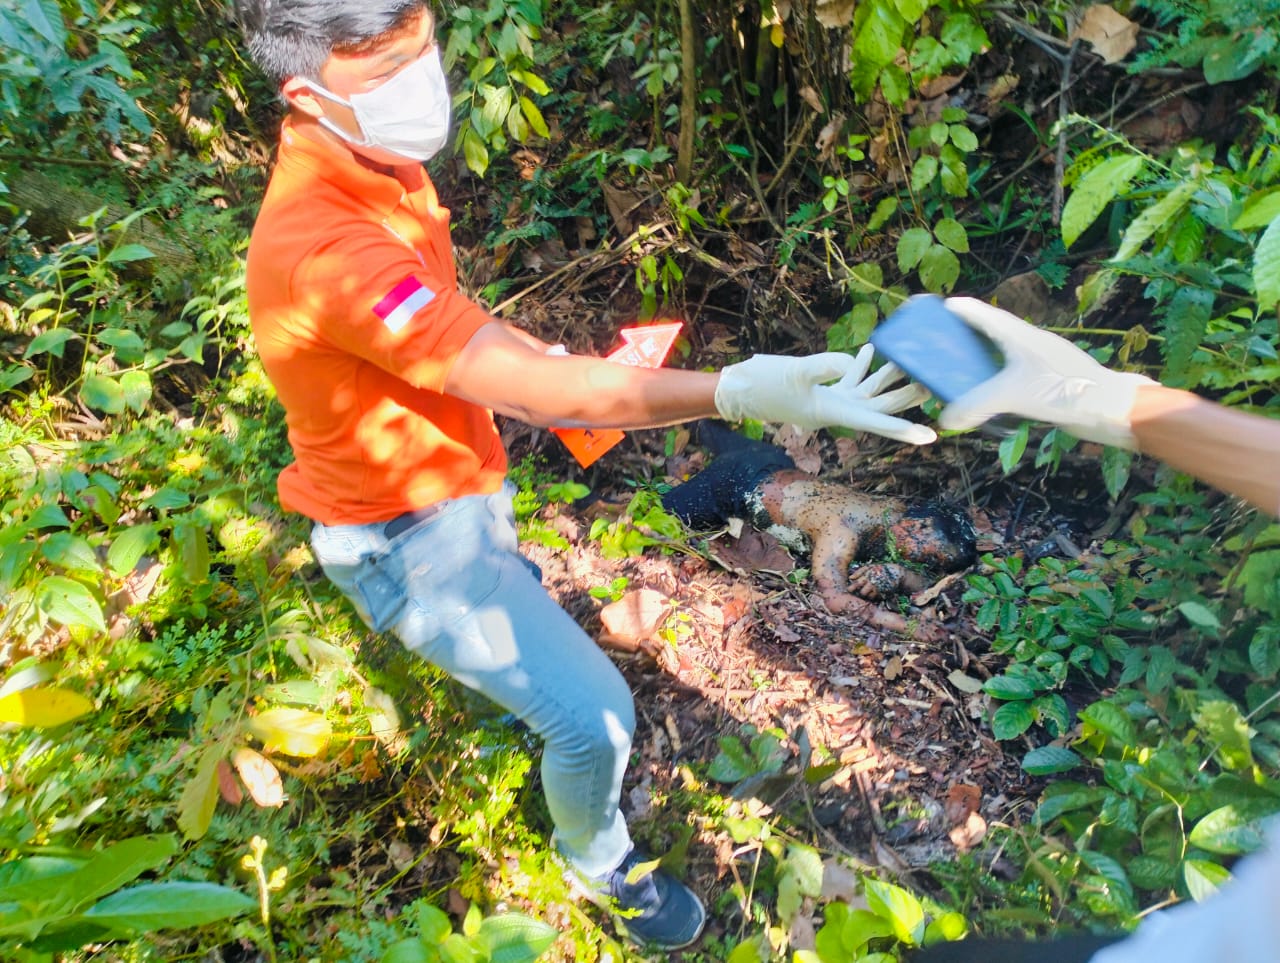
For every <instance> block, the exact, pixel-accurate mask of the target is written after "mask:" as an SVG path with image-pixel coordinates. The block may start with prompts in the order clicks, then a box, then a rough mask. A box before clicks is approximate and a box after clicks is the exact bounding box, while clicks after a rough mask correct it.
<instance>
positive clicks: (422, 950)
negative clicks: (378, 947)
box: [378, 940, 440, 963]
mask: <svg viewBox="0 0 1280 963" xmlns="http://www.w3.org/2000/svg"><path fill="white" fill-rule="evenodd" d="M378 959H379V963H437V961H438V960H439V959H440V957H439V954H437V953H434V952H432V951H431V950H428V949H427V947H426V946H424V945H423V943H422V940H400V941H399V942H398V943H392V944H391V945H390V946H389V947H387V950H386V952H385V953H383V954H382V956H380V957H379V958H378Z"/></svg>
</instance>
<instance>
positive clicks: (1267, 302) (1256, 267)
mask: <svg viewBox="0 0 1280 963" xmlns="http://www.w3.org/2000/svg"><path fill="white" fill-rule="evenodd" d="M1253 287H1254V291H1255V292H1256V293H1257V295H1258V310H1260V311H1270V310H1271V309H1272V308H1274V307H1275V306H1276V302H1277V301H1280V218H1277V219H1276V220H1274V221H1272V222H1271V226H1270V227H1268V228H1267V229H1266V231H1264V232H1263V235H1262V239H1261V240H1260V241H1258V248H1257V250H1256V251H1254V253H1253Z"/></svg>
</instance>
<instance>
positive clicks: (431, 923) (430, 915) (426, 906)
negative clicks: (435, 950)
mask: <svg viewBox="0 0 1280 963" xmlns="http://www.w3.org/2000/svg"><path fill="white" fill-rule="evenodd" d="M417 922H418V935H419V936H420V937H421V938H422V939H423V941H425V942H426V943H428V944H429V945H433V946H434V945H435V944H436V943H443V942H444V938H445V937H446V936H448V935H449V934H450V933H452V932H453V923H451V922H450V921H449V914H448V913H446V912H445V911H444V910H442V909H438V908H437V907H435V906H432V905H431V904H430V903H427V902H420V903H419V904H418V912H417Z"/></svg>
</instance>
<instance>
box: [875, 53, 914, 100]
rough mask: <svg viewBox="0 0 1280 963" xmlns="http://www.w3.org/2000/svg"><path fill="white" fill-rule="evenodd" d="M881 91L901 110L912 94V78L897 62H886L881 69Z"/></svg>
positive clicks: (885, 97) (886, 98)
mask: <svg viewBox="0 0 1280 963" xmlns="http://www.w3.org/2000/svg"><path fill="white" fill-rule="evenodd" d="M880 91H881V92H882V93H883V94H884V99H885V101H887V102H888V103H889V104H891V105H892V106H894V107H897V108H898V109H899V110H901V109H902V108H903V106H905V105H906V102H907V98H908V97H910V96H911V78H910V77H908V76H907V72H906V71H905V70H903V69H902V68H901V67H899V66H898V65H897V64H885V66H884V69H882V70H881V71H880Z"/></svg>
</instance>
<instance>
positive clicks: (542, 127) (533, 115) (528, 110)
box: [520, 97, 551, 137]
mask: <svg viewBox="0 0 1280 963" xmlns="http://www.w3.org/2000/svg"><path fill="white" fill-rule="evenodd" d="M520 110H521V112H522V113H523V114H524V117H525V120H527V121H528V122H529V126H530V127H531V128H532V129H533V132H534V133H535V134H537V135H538V136H539V137H550V136H551V128H550V127H548V126H547V121H546V119H545V118H544V117H543V116H542V111H540V110H539V109H538V105H537V104H535V103H534V102H533V101H532V100H530V99H529V98H528V97H521V98H520Z"/></svg>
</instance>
